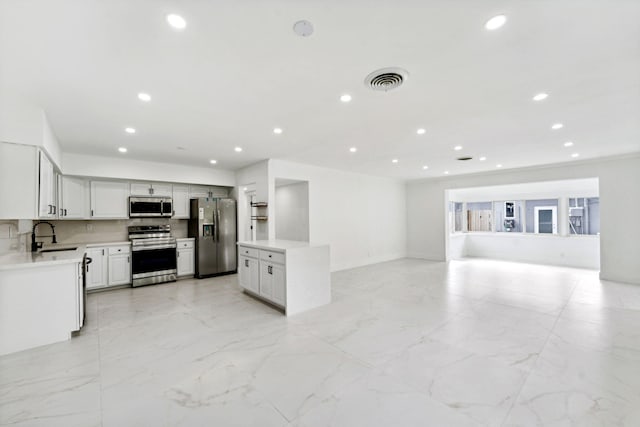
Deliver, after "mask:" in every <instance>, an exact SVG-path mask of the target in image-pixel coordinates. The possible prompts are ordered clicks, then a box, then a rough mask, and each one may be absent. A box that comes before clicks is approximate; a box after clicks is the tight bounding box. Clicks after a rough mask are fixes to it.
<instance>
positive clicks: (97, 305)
mask: <svg viewBox="0 0 640 427" xmlns="http://www.w3.org/2000/svg"><path fill="white" fill-rule="evenodd" d="M96 334H97V335H98V368H99V369H100V374H99V375H98V381H99V385H100V426H101V427H102V426H103V425H104V408H103V402H102V346H101V345H100V297H99V296H97V298H96Z"/></svg>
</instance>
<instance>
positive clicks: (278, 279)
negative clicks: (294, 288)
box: [238, 246, 287, 307]
mask: <svg viewBox="0 0 640 427" xmlns="http://www.w3.org/2000/svg"><path fill="white" fill-rule="evenodd" d="M239 252H240V258H239V260H240V264H239V265H238V281H239V283H240V286H241V287H243V288H244V289H246V290H247V291H249V292H251V293H253V294H256V295H258V296H260V297H262V298H264V299H266V300H268V301H269V302H271V303H273V304H276V305H279V306H281V307H285V306H286V302H287V299H286V295H287V291H286V287H287V284H286V277H285V266H284V262H285V257H284V254H283V253H281V252H274V251H264V250H256V249H251V248H247V247H243V246H240V247H239Z"/></svg>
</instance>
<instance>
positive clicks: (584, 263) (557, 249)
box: [450, 233, 600, 270]
mask: <svg viewBox="0 0 640 427" xmlns="http://www.w3.org/2000/svg"><path fill="white" fill-rule="evenodd" d="M464 254H465V256H468V257H480V258H494V259H504V260H509V261H520V262H531V263H534V264H548V265H561V266H568V267H577V268H589V269H594V270H597V269H598V267H599V265H600V239H599V238H598V236H545V235H534V234H520V233H513V234H512V233H468V234H466V238H465V245H464ZM450 255H453V254H451V253H450ZM452 258H454V257H453V256H452Z"/></svg>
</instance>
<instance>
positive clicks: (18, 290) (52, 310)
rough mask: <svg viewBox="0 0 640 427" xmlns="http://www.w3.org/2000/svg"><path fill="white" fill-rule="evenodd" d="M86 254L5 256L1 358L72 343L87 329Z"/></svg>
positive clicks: (0, 265)
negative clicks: (84, 315) (74, 337)
mask: <svg viewBox="0 0 640 427" xmlns="http://www.w3.org/2000/svg"><path fill="white" fill-rule="evenodd" d="M84 253H85V248H84V246H79V247H77V248H76V249H74V250H67V251H61V252H48V253H38V252H36V253H32V252H23V253H15V254H9V255H3V256H0V355H3V354H9V353H13V352H17V351H21V350H26V349H29V348H33V347H38V346H41V345H45V344H51V343H54V342H58V341H65V340H68V339H69V338H71V333H72V332H73V331H77V330H79V329H80V328H81V327H82V322H83V320H84V319H83V313H84V308H83V304H84V290H83V287H82V259H83V257H84Z"/></svg>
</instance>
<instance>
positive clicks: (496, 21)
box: [484, 15, 507, 31]
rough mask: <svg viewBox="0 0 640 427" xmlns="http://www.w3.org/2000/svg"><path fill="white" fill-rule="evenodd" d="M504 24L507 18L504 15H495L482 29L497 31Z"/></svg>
mask: <svg viewBox="0 0 640 427" xmlns="http://www.w3.org/2000/svg"><path fill="white" fill-rule="evenodd" d="M505 22H507V17H506V16H505V15H496V16H494V17H493V18H491V19H489V20H488V21H487V22H486V23H485V24H484V28H486V29H487V30H490V31H492V30H497V29H498V28H500V27H502V26H503V25H504V24H505Z"/></svg>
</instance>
